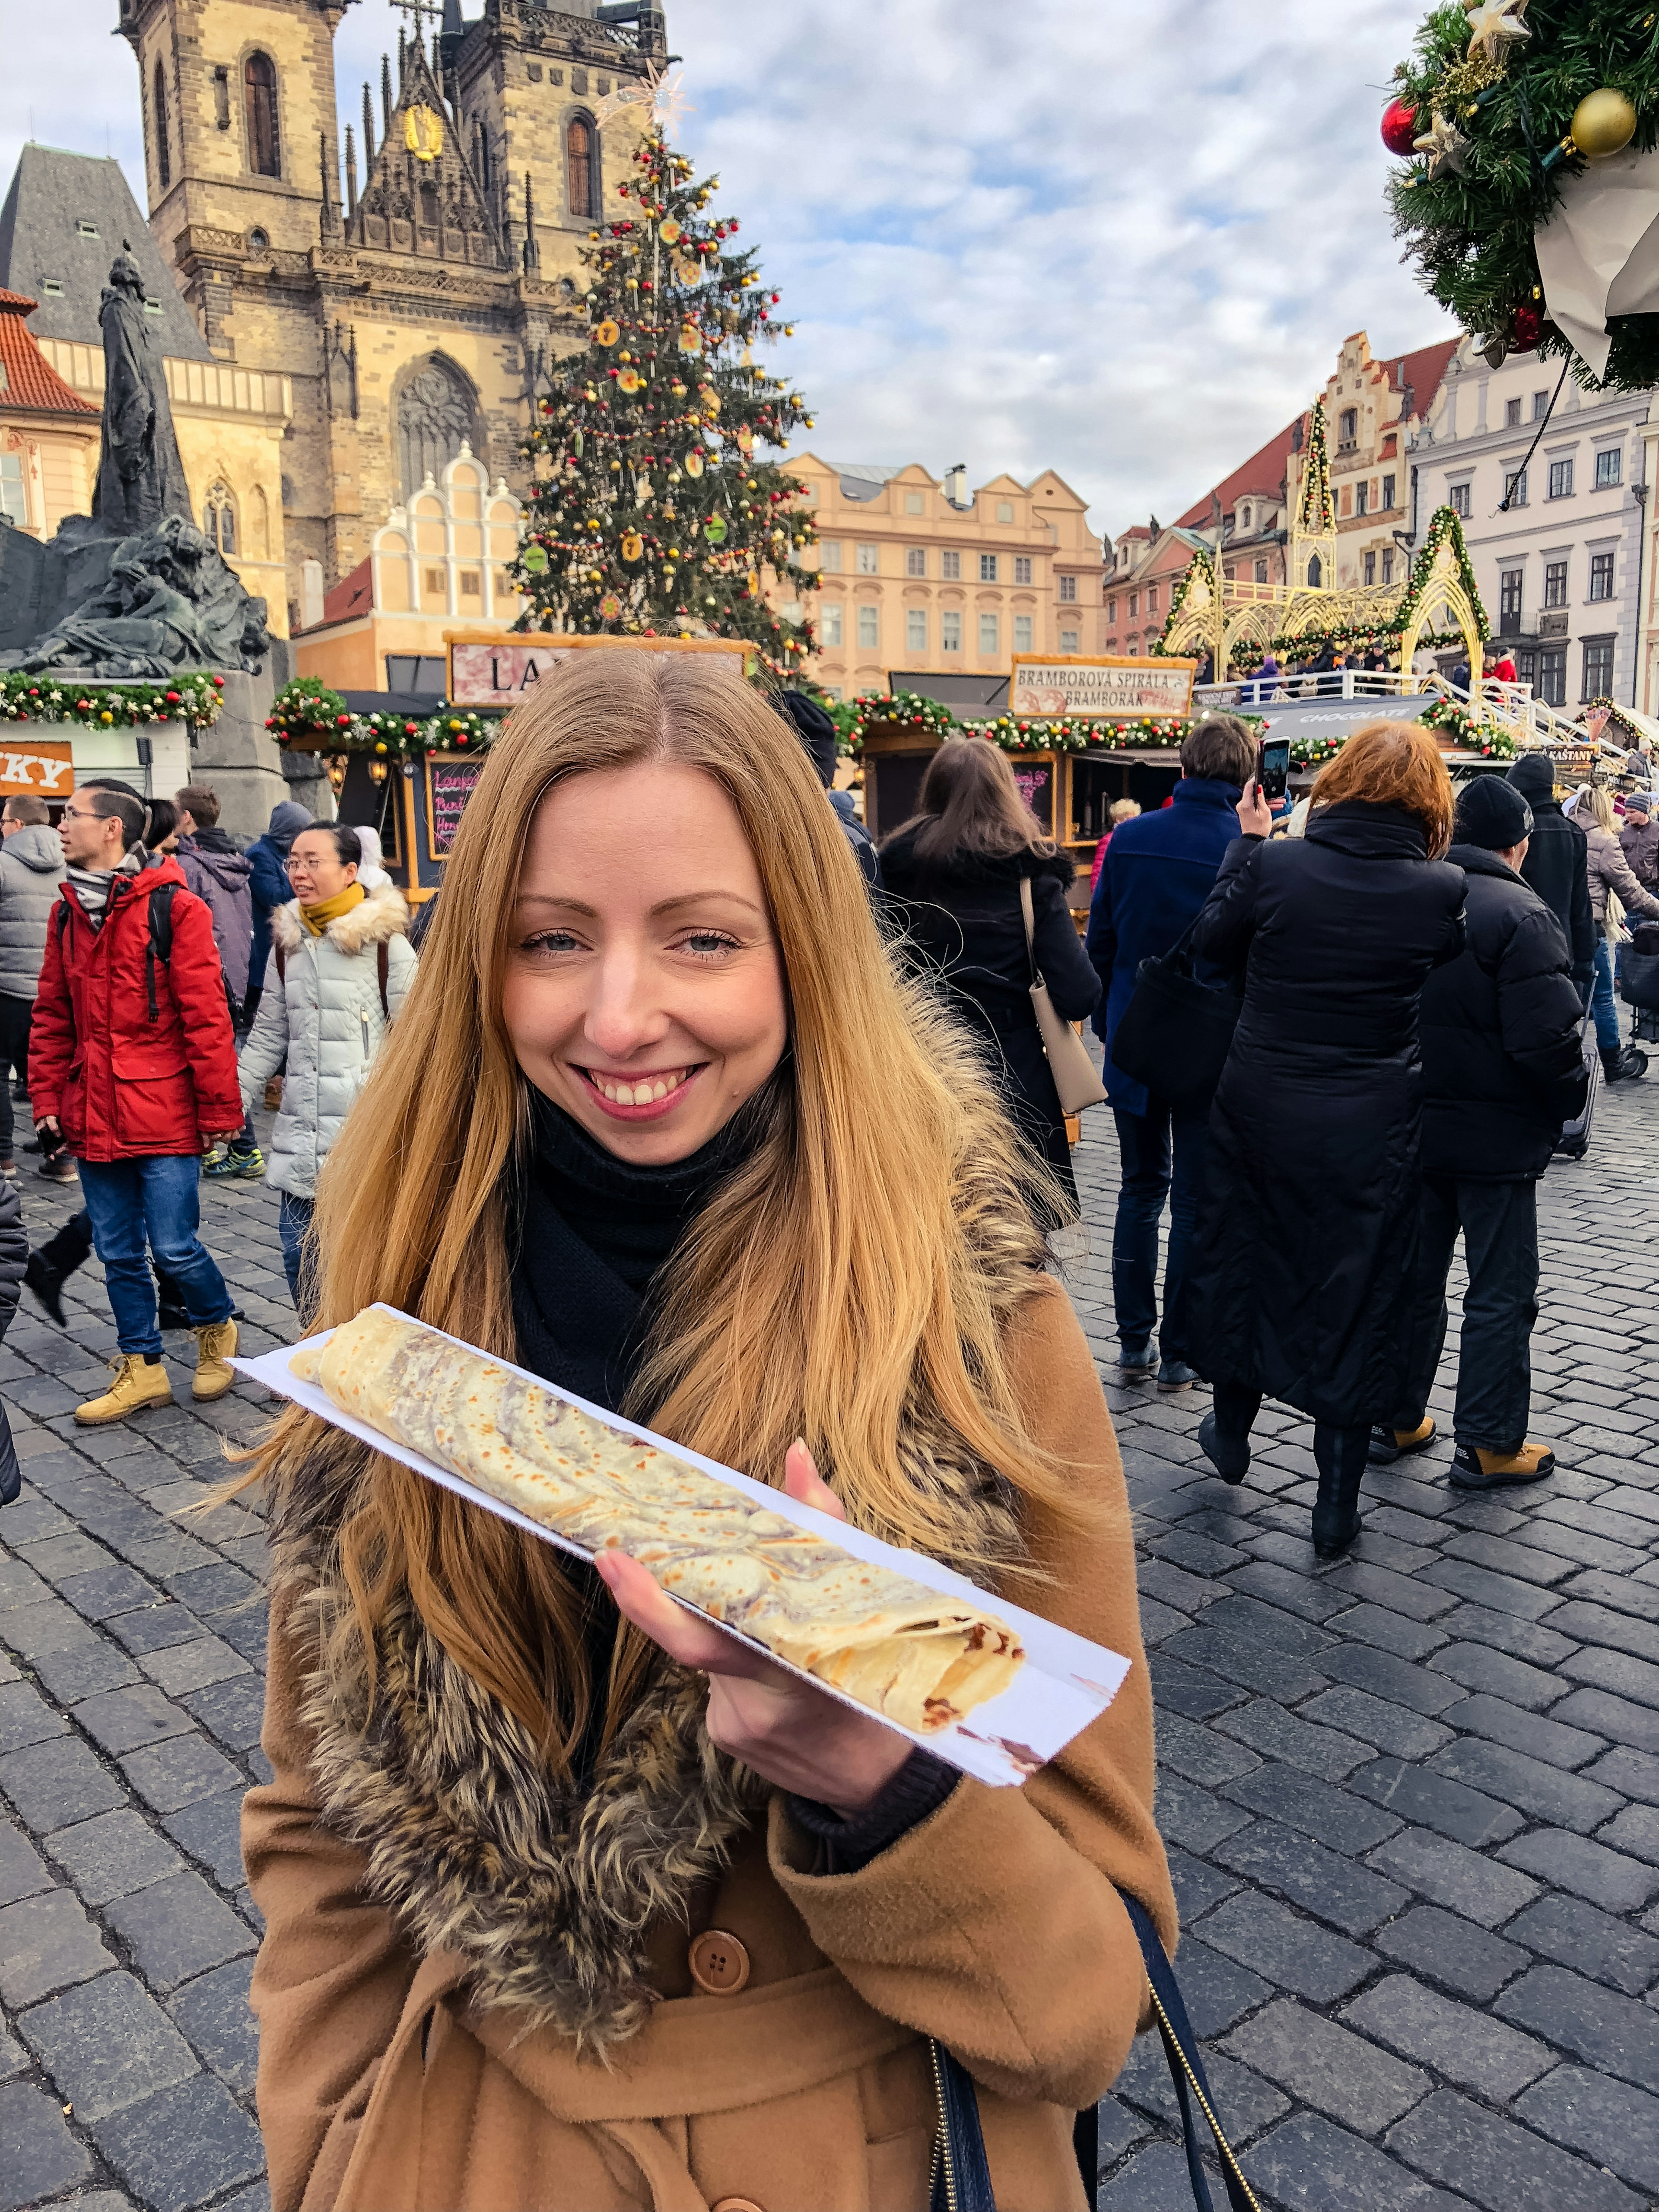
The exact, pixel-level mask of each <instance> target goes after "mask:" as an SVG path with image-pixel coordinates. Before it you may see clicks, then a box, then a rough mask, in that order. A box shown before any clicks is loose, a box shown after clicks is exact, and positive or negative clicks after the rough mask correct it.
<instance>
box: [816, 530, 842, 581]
mask: <svg viewBox="0 0 1659 2212" xmlns="http://www.w3.org/2000/svg"><path fill="white" fill-rule="evenodd" d="M818 553H819V556H820V558H819V561H818V567H819V568H821V569H822V570H823V574H825V575H826V576H839V575H840V574H841V540H840V538H823V539H821V540H820V542H819V545H818Z"/></svg>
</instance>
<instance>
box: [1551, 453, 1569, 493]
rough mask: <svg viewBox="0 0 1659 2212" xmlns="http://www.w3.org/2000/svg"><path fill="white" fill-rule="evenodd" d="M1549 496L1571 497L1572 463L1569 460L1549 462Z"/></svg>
mask: <svg viewBox="0 0 1659 2212" xmlns="http://www.w3.org/2000/svg"><path fill="white" fill-rule="evenodd" d="M1550 497H1551V498H1552V499H1571V497H1572V463H1571V461H1552V462H1551V463H1550Z"/></svg>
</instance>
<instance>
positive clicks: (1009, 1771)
mask: <svg viewBox="0 0 1659 2212" xmlns="http://www.w3.org/2000/svg"><path fill="white" fill-rule="evenodd" d="M381 1310H382V1311H383V1312H386V1313H396V1312H397V1311H398V1309H397V1308H396V1307H395V1306H386V1307H383V1308H382V1309H381ZM398 1318H399V1319H400V1320H404V1321H407V1320H410V1319H412V1318H413V1316H410V1315H407V1314H399V1315H398ZM420 1326H422V1327H426V1326H428V1324H426V1323H422V1324H420ZM331 1334H332V1332H331V1330H327V1329H325V1330H323V1331H322V1332H321V1334H319V1335H317V1336H313V1337H307V1338H306V1339H305V1340H304V1342H305V1345H306V1346H313V1345H323V1344H325V1343H326V1342H327V1341H328V1339H329V1337H330V1335H331ZM436 1334H443V1332H442V1331H438V1332H436ZM449 1341H450V1342H451V1343H452V1344H462V1343H463V1340H462V1339H461V1338H459V1337H451V1338H450V1339H449ZM300 1349H301V1346H299V1345H289V1346H287V1347H286V1348H283V1349H279V1350H277V1351H276V1352H262V1353H261V1354H260V1355H259V1357H258V1358H257V1359H234V1360H233V1361H232V1362H231V1364H232V1365H233V1366H234V1367H235V1368H236V1369H238V1370H240V1373H242V1374H244V1375H247V1376H252V1378H253V1380H254V1381H255V1382H258V1383H264V1385H265V1387H266V1389H270V1390H275V1391H276V1393H277V1394H278V1395H280V1396H282V1397H284V1398H291V1399H293V1400H294V1401H295V1404H296V1405H301V1406H303V1407H305V1408H306V1410H307V1413H316V1414H318V1415H319V1416H320V1417H321V1419H324V1420H325V1421H329V1422H331V1423H332V1424H333V1425H334V1426H335V1427H336V1428H337V1429H344V1430H345V1431H347V1432H348V1433H349V1435H351V1436H354V1437H360V1438H361V1439H362V1442H363V1443H367V1444H372V1445H374V1448H375V1449H376V1450H377V1451H381V1452H384V1453H385V1454H386V1456H387V1457H388V1458H390V1459H395V1460H398V1461H400V1462H402V1463H403V1465H404V1466H405V1467H409V1468H414V1470H415V1472H416V1474H423V1475H425V1476H426V1478H427V1480H428V1481H430V1482H436V1483H441V1484H442V1486H443V1487H444V1488H445V1489H446V1490H453V1492H455V1493H456V1495H457V1496H458V1497H460V1498H468V1499H470V1500H471V1503H472V1504H474V1505H477V1506H479V1507H481V1508H482V1510H483V1511H484V1512H486V1513H493V1514H495V1516H496V1517H497V1518H498V1519H500V1520H502V1521H510V1522H512V1523H513V1526H514V1527H515V1528H523V1529H525V1530H526V1532H527V1533H528V1534H530V1535H532V1536H538V1537H540V1538H541V1540H542V1541H543V1542H544V1543H548V1544H556V1545H557V1546H558V1547H559V1548H560V1550H561V1551H565V1552H570V1553H574V1555H575V1556H576V1558H577V1559H591V1558H592V1553H591V1552H588V1551H586V1550H585V1549H584V1548H583V1547H582V1546H581V1545H580V1544H577V1543H573V1542H572V1541H570V1539H569V1538H568V1537H566V1536H561V1535H559V1534H557V1533H556V1531H555V1530H553V1529H551V1528H544V1527H543V1526H542V1524H541V1522H539V1521H532V1520H531V1519H529V1518H528V1516H526V1515H525V1514H522V1513H517V1512H515V1511H514V1510H513V1508H512V1507H511V1506H510V1505H503V1504H501V1501H500V1500H499V1499H498V1498H491V1497H490V1496H489V1494H488V1493H487V1492H484V1491H482V1490H479V1489H477V1488H475V1487H474V1486H473V1485H472V1484H471V1483H470V1482H467V1481H465V1480H463V1479H462V1477H461V1476H459V1475H458V1474H451V1473H450V1471H449V1469H448V1468H444V1467H440V1466H439V1465H438V1464H437V1463H436V1462H435V1461H433V1460H429V1459H424V1458H422V1455H421V1454H420V1453H419V1452H416V1451H411V1450H410V1449H409V1448H408V1447H407V1445H404V1444H401V1443H394V1442H393V1440H392V1438H391V1437H386V1436H382V1435H381V1433H380V1431H379V1430H378V1429H373V1428H371V1427H370V1426H369V1425H368V1422H367V1421H360V1420H358V1419H356V1418H355V1416H353V1415H351V1414H349V1413H342V1412H341V1410H340V1408H339V1407H337V1405H336V1404H335V1403H334V1401H333V1400H332V1399H331V1397H330V1396H329V1395H327V1393H326V1392H325V1390H323V1389H320V1388H319V1386H318V1385H317V1384H315V1383H302V1382H301V1380H300V1378H299V1376H297V1375H295V1373H294V1372H293V1370H291V1369H290V1368H289V1359H290V1358H292V1357H293V1355H294V1353H295V1352H297V1351H299V1350H300ZM464 1349H465V1350H467V1351H471V1352H477V1346H475V1345H465V1346H464ZM487 1356H488V1355H486V1354H484V1353H482V1352H480V1353H479V1354H478V1357H479V1358H485V1357H487ZM499 1364H501V1365H502V1366H507V1367H509V1368H511V1363H510V1362H508V1361H505V1360H503V1361H501V1362H500V1363H499ZM511 1371H512V1372H513V1373H514V1374H517V1375H522V1376H524V1377H525V1379H526V1382H529V1383H534V1384H535V1385H536V1387H537V1388H538V1389H541V1390H545V1391H546V1392H547V1393H548V1395H549V1396H550V1397H554V1398H558V1399H561V1400H562V1401H563V1402H564V1403H565V1404H566V1405H569V1406H574V1407H577V1408H578V1409H579V1410H580V1412H582V1413H590V1414H592V1417H593V1418H594V1419H595V1420H599V1421H604V1422H605V1423H606V1424H607V1425H608V1426H610V1427H611V1428H612V1429H615V1430H617V1431H618V1432H619V1433H620V1434H622V1435H623V1436H627V1437H637V1438H638V1439H639V1440H640V1441H641V1443H647V1444H654V1445H656V1446H657V1447H658V1448H659V1449H660V1450H662V1451H665V1452H669V1453H671V1454H672V1455H673V1456H674V1457H675V1458H676V1459H678V1460H681V1461H684V1463H685V1464H686V1465H687V1466H688V1467H696V1468H702V1471H703V1473H704V1474H711V1475H713V1476H714V1478H715V1480H717V1481H720V1482H724V1483H727V1484H729V1485H730V1486H731V1487H732V1489H734V1490H740V1491H742V1492H744V1495H745V1496H746V1497H748V1498H753V1499H754V1500H755V1501H756V1502H757V1504H763V1505H765V1506H768V1507H769V1508H770V1510H772V1511H773V1512H774V1513H775V1514H777V1515H779V1516H780V1517H781V1519H783V1520H785V1521H793V1522H794V1523H795V1524H796V1526H797V1527H798V1528H810V1529H811V1531H812V1533H813V1534H815V1535H818V1536H823V1537H825V1538H827V1539H828V1540H829V1542H830V1543H832V1544H838V1545H840V1546H841V1547H842V1550H843V1551H847V1552H850V1553H852V1554H853V1555H854V1558H855V1559H865V1560H867V1561H869V1562H870V1563H872V1565H877V1566H884V1567H890V1568H891V1569H892V1570H893V1571H894V1572H895V1573H896V1574H901V1575H908V1577H910V1579H911V1580H912V1581H913V1582H918V1583H925V1584H926V1585H927V1588H928V1589H936V1590H939V1591H940V1592H942V1593H944V1594H945V1595H949V1596H952V1597H959V1598H965V1599H967V1600H969V1601H970V1602H971V1603H973V1604H975V1605H981V1606H988V1607H991V1608H992V1609H993V1610H994V1612H995V1613H997V1614H998V1616H999V1617H1000V1619H1002V1620H1006V1621H1007V1622H1008V1623H1009V1625H1010V1626H1012V1627H1014V1628H1017V1629H1018V1632H1019V1636H1020V1641H1021V1642H1022V1643H1023V1644H1024V1647H1025V1664H1024V1666H1023V1667H1022V1668H1020V1670H1019V1672H1018V1674H1017V1675H1016V1676H1015V1678H1014V1680H1013V1681H1012V1684H1011V1685H1010V1686H1009V1687H1008V1688H1007V1689H1006V1690H1004V1691H1003V1692H1002V1693H1001V1695H1000V1696H999V1697H996V1698H994V1699H991V1700H990V1701H989V1703H988V1704H986V1705H980V1706H977V1707H976V1708H975V1711H973V1712H972V1713H971V1714H969V1717H968V1719H967V1720H966V1721H965V1722H961V1721H959V1722H956V1723H952V1724H951V1726H950V1727H948V1728H944V1729H938V1730H937V1731H935V1732H934V1733H933V1734H931V1735H917V1734H915V1732H914V1731H912V1730H911V1729H903V1728H897V1726H896V1723H894V1722H891V1721H886V1720H884V1721H883V1722H882V1725H883V1726H884V1727H886V1728H892V1729H895V1731H896V1734H898V1735H903V1736H908V1738H909V1740H910V1741H911V1742H912V1743H919V1744H921V1745H922V1746H923V1747H924V1748H925V1749H926V1750H928V1751H931V1752H933V1753H934V1755H935V1756H936V1757H938V1758H939V1759H945V1760H948V1761H949V1763H950V1764H951V1765H952V1766H956V1767H960V1768H961V1770H962V1771H963V1773H964V1774H971V1775H973V1776H975V1778H976V1779H978V1780H979V1781H981V1782H989V1783H993V1784H1019V1783H1022V1782H1024V1779H1025V1778H1026V1776H1027V1775H1028V1774H1032V1773H1035V1772H1036V1769H1037V1768H1038V1767H1040V1766H1042V1765H1045V1764H1046V1763H1047V1762H1048V1760H1049V1759H1052V1758H1053V1757H1054V1754H1055V1753H1057V1752H1059V1751H1061V1750H1063V1749H1064V1748H1065V1747H1066V1745H1067V1744H1068V1743H1069V1742H1070V1741H1071V1740H1072V1738H1073V1736H1074V1735H1078V1734H1079V1732H1080V1731H1081V1730H1082V1729H1085V1728H1087V1726H1088V1725H1089V1723H1090V1722H1091V1721H1092V1720H1093V1719H1095V1718H1096V1717H1097V1715H1098V1714H1100V1713H1103V1712H1104V1711H1105V1710H1106V1708H1107V1706H1108V1705H1110V1703H1111V1701H1112V1699H1114V1698H1115V1696H1116V1694H1117V1692H1118V1690H1119V1688H1120V1687H1121V1684H1122V1681H1123V1678H1124V1676H1125V1675H1126V1674H1127V1673H1128V1671H1129V1662H1128V1661H1127V1659H1124V1658H1121V1657H1120V1656H1118V1654H1117V1653H1116V1652H1115V1651H1108V1650H1104V1649H1103V1647H1102V1646H1101V1645H1100V1644H1091V1643H1089V1642H1088V1641H1087V1639H1086V1638H1084V1637H1081V1636H1074V1635H1073V1633H1072V1632H1071V1631H1070V1630H1069V1629H1066V1628H1057V1627H1056V1626H1054V1622H1053V1621H1051V1620H1043V1619H1042V1617H1041V1616H1040V1615H1039V1614H1037V1613H1027V1612H1026V1611H1025V1610H1024V1608H1023V1607H1020V1606H1017V1605H1010V1604H1009V1602H1008V1601H1007V1600H1006V1598H1003V1597H1000V1596H994V1595H991V1594H990V1593H989V1592H987V1591H985V1590H981V1589H978V1588H977V1587H976V1586H975V1584H974V1583H970V1582H969V1581H968V1580H967V1578H966V1577H964V1576H962V1575H958V1574H953V1573H952V1572H951V1569H950V1568H949V1567H943V1566H940V1565H939V1563H938V1561H937V1560H934V1559H927V1558H925V1557H924V1556H923V1554H922V1553H920V1552H905V1551H901V1550H900V1549H899V1548H898V1547H896V1545H892V1544H884V1543H882V1542H881V1541H879V1539H878V1538H877V1537H874V1536H867V1535H866V1534H864V1533H863V1531H862V1530H860V1529H858V1528H848V1526H847V1525H846V1523H845V1522H841V1521H834V1520H831V1519H830V1517H829V1515H828V1514H825V1513H820V1512H819V1511H818V1510H817V1507H816V1506H812V1505H803V1504H799V1503H798V1501H797V1500H796V1499H794V1498H789V1497H787V1496H786V1495H785V1493H784V1492H782V1491H781V1490H774V1489H772V1488H771V1487H770V1486H769V1485H768V1484H766V1483H763V1482H756V1481H753V1480H751V1479H750V1477H749V1476H748V1475H746V1474H736V1473H735V1472H734V1471H733V1470H732V1468H729V1467H721V1466H720V1463H719V1462H717V1461H715V1460H712V1459H704V1458H703V1457H702V1455H701V1454H700V1453H697V1452H694V1451H687V1450H686V1449H685V1448H684V1445H682V1444H677V1443H673V1442H671V1440H670V1439H669V1438H668V1437H659V1436H658V1435H656V1434H654V1433H653V1431H651V1430H650V1429H641V1428H636V1427H635V1426H633V1425H631V1424H629V1423H624V1422H622V1421H619V1420H618V1419H617V1416H616V1415H615V1414H614V1413H611V1412H610V1411H608V1409H607V1408H606V1407H604V1406H596V1405H595V1404H594V1403H593V1402H592V1400H591V1399H587V1398H578V1397H577V1396H575V1395H574V1393H573V1392H571V1391H568V1390H559V1389H555V1388H554V1386H553V1385H552V1384H551V1383H545V1382H544V1381H543V1380H542V1378H541V1377H540V1376H538V1375H532V1374H530V1373H529V1372H528V1371H527V1370H526V1369H524V1368H522V1367H520V1368H511ZM675 1603H676V1604H679V1605H683V1604H684V1603H685V1601H684V1599H683V1598H676V1599H675ZM686 1610H687V1611H688V1612H690V1613H697V1615H698V1618H699V1619H700V1620H708V1618H709V1616H708V1614H706V1613H702V1612H701V1611H700V1610H699V1608H698V1607H695V1606H687V1607H686ZM714 1626H715V1627H716V1628H718V1629H719V1630H720V1632H721V1633H722V1634H723V1635H726V1636H734V1637H736V1638H737V1639H738V1642H739V1643H741V1644H748V1645H749V1646H750V1649H751V1650H757V1651H764V1650H765V1647H764V1645H763V1644H758V1643H757V1642H756V1640H755V1638H752V1637H748V1636H744V1634H743V1633H742V1632H741V1631H739V1630H738V1629H735V1628H732V1627H730V1626H727V1624H726V1622H725V1621H723V1620H717V1621H715V1622H714ZM766 1656H767V1657H768V1658H769V1659H771V1660H772V1661H773V1663H774V1664H775V1665H777V1666H784V1665H787V1662H785V1661H782V1660H779V1659H778V1658H777V1657H776V1656H775V1654H774V1653H771V1652H766ZM789 1671H790V1672H791V1673H792V1674H799V1675H800V1677H801V1680H803V1681H811V1682H812V1683H813V1684H814V1686H815V1687H816V1688H817V1689H820V1690H823V1691H824V1692H825V1693H826V1694H827V1695H828V1696H830V1697H840V1696H841V1692H839V1691H836V1690H832V1689H830V1688H829V1686H828V1685H827V1684H826V1683H823V1682H819V1681H817V1680H816V1678H815V1677H814V1676H812V1675H810V1674H806V1673H805V1670H804V1669H802V1668H789ZM842 1704H843V1705H850V1706H851V1707H852V1708H853V1710H854V1711H855V1712H861V1713H865V1714H866V1715H867V1716H868V1717H871V1718H872V1719H879V1718H881V1716H879V1715H872V1714H870V1712H869V1708H868V1707H867V1706H866V1705H860V1704H859V1703H858V1701H857V1700H856V1699H852V1698H845V1697H842Z"/></svg>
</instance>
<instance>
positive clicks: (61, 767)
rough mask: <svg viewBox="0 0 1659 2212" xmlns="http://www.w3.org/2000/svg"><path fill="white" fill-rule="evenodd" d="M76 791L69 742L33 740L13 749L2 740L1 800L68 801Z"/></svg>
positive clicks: (0, 746)
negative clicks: (23, 797) (25, 795)
mask: <svg viewBox="0 0 1659 2212" xmlns="http://www.w3.org/2000/svg"><path fill="white" fill-rule="evenodd" d="M74 788H75V767H74V762H73V759H72V757H71V754H70V745H69V741H68V739H67V738H28V739H26V740H22V741H20V742H19V743H18V744H15V745H12V744H8V743H7V742H6V740H5V739H4V738H0V798H6V799H15V798H21V796H22V795H23V793H26V792H27V793H28V794H29V795H30V796H31V797H32V798H34V799H67V798H68V797H69V795H70V792H71V791H73V790H74Z"/></svg>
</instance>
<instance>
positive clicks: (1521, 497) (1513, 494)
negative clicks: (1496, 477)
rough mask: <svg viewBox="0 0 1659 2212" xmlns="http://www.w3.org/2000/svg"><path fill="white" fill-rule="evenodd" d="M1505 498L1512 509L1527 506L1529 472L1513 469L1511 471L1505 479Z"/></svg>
mask: <svg viewBox="0 0 1659 2212" xmlns="http://www.w3.org/2000/svg"><path fill="white" fill-rule="evenodd" d="M1504 498H1505V499H1506V500H1507V501H1509V503H1510V506H1511V507H1524V506H1525V505H1526V503H1527V472H1526V471H1525V470H1524V469H1511V470H1510V471H1509V473H1508V475H1507V476H1506V477H1504Z"/></svg>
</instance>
